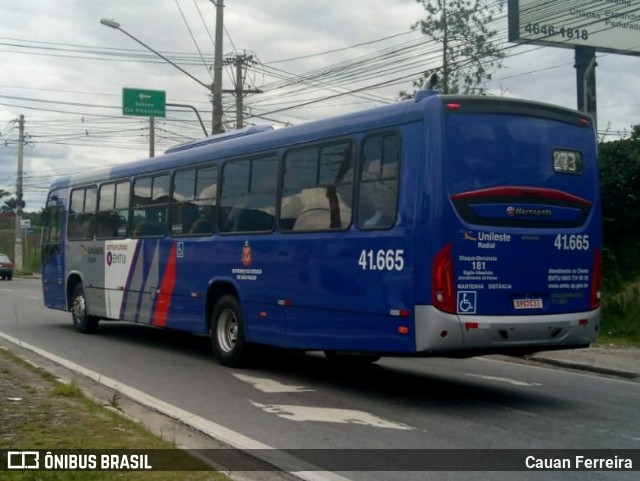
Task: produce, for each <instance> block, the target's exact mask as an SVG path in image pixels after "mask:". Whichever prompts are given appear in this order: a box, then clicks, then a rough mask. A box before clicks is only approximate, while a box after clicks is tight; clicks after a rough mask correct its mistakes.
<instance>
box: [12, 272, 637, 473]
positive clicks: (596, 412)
mask: <svg viewBox="0 0 640 481" xmlns="http://www.w3.org/2000/svg"><path fill="white" fill-rule="evenodd" d="M0 332H2V333H4V334H6V335H8V336H11V337H14V338H17V339H20V340H22V341H23V342H26V343H29V344H31V345H34V346H37V347H38V348H40V349H44V350H46V351H48V352H51V353H54V354H55V355H57V356H60V357H63V358H65V359H68V360H70V361H72V362H74V363H77V364H79V365H81V366H84V367H86V368H88V369H91V370H93V371H96V372H98V373H100V374H101V375H103V376H107V377H109V378H112V379H115V380H117V381H119V382H121V383H124V384H126V385H129V386H132V387H135V388H136V389H139V390H141V391H143V392H145V393H147V394H149V395H151V396H154V397H155V398H157V399H159V400H162V401H164V402H166V403H170V404H172V405H175V406H177V407H179V408H181V409H183V410H186V411H189V412H191V413H193V414H195V415H197V416H200V417H202V418H205V419H207V420H210V421H212V422H215V423H218V424H220V425H222V426H225V427H226V428H229V429H231V430H233V431H235V432H238V433H241V434H242V435H244V436H247V437H249V438H252V439H254V440H257V441H259V442H261V443H265V444H267V445H269V446H272V447H278V448H313V449H345V448H358V449H367V450H368V449H386V450H393V449H413V448H419V449H436V448H447V449H462V450H464V449H467V450H468V449H487V450H490V449H522V450H533V449H636V450H637V449H639V448H640V383H634V382H627V381H624V380H620V379H614V378H607V377H602V376H597V375H590V374H587V373H576V372H569V371H564V370H561V369H553V368H546V367H539V366H533V365H527V364H522V363H512V362H505V361H501V360H496V359H493V358H472V359H466V360H451V359H382V360H381V361H379V362H378V363H377V364H375V365H372V366H366V367H361V368H358V369H347V368H336V367H334V366H332V365H331V364H330V363H328V362H327V361H326V360H325V359H324V357H323V356H320V355H314V354H294V353H281V352H273V351H265V352H264V354H263V358H264V363H261V364H260V366H257V367H254V368H249V369H243V370H232V369H228V368H224V367H221V366H219V365H218V364H216V362H215V361H214V360H213V358H212V355H211V353H210V347H209V340H208V339H206V338H200V337H196V336H190V335H185V334H181V333H176V332H166V331H160V330H155V329H152V328H147V327H144V326H137V325H133V324H126V323H104V322H103V323H101V326H100V330H99V334H97V335H82V334H77V333H76V332H75V331H74V330H73V328H72V323H71V316H70V314H69V313H65V312H61V311H53V310H48V309H46V308H44V307H43V305H42V296H41V288H40V282H39V280H35V279H14V280H13V281H12V282H2V281H0ZM381 453H382V454H379V455H384V456H389V457H392V456H393V451H383V452H381ZM374 454H375V453H374ZM484 454H486V455H487V456H491V451H487V452H486V453H484ZM391 461H392V460H391ZM635 469H638V467H637V466H636V467H635ZM489 474H490V475H489ZM343 475H344V476H345V477H347V478H349V479H353V480H365V479H366V480H377V479H380V480H394V481H395V480H404V479H429V480H432V479H434V480H439V479H455V480H458V479H461V480H462V479H496V480H501V479H504V480H507V479H508V480H519V479H523V480H536V479H545V480H548V479H560V477H561V478H562V479H576V480H578V479H579V480H583V479H611V480H613V479H615V480H624V479H636V477H637V473H636V474H634V473H633V472H620V471H619V472H602V471H589V472H584V471H583V472H563V473H560V472H551V473H550V472H546V473H545V472H534V471H518V472H493V473H484V474H480V473H474V472H455V473H448V472H430V473H416V472H402V471H396V472H393V473H392V472H357V471H353V472H348V473H343Z"/></svg>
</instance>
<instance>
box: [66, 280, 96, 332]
mask: <svg viewBox="0 0 640 481" xmlns="http://www.w3.org/2000/svg"><path fill="white" fill-rule="evenodd" d="M71 318H72V319H73V327H74V328H75V330H76V331H78V332H81V333H82V334H93V333H94V332H96V331H97V330H98V320H99V319H98V318H97V317H95V316H91V315H89V313H88V312H87V299H86V297H85V295H84V289H83V288H82V284H78V285H77V286H76V287H75V288H74V289H73V302H72V303H71Z"/></svg>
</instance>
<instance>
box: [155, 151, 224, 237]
mask: <svg viewBox="0 0 640 481" xmlns="http://www.w3.org/2000/svg"><path fill="white" fill-rule="evenodd" d="M221 164H222V162H220V161H215V160H210V161H208V162H206V163H196V164H192V165H188V166H184V167H179V168H176V169H175V170H173V172H172V173H171V179H170V182H171V183H170V191H171V193H170V195H169V213H168V216H167V219H168V224H169V229H168V231H167V235H168V236H170V237H211V236H212V235H214V234H216V233H217V225H218V215H219V214H218V203H219V198H220V178H221V171H222V168H221ZM211 168H213V169H215V173H216V182H215V186H216V195H215V197H207V198H203V200H213V201H214V202H215V203H214V204H213V206H212V207H213V209H212V216H213V218H212V219H210V222H211V230H210V231H209V232H183V233H174V232H173V227H172V226H173V223H174V219H173V218H174V210H173V207H174V206H175V205H180V204H184V203H185V202H183V201H182V202H175V201H174V193H175V186H176V182H175V179H176V175H178V174H179V173H180V172H186V171H190V170H191V171H194V172H195V173H196V176H195V179H194V184H193V188H194V192H193V196H194V197H193V199H191V201H193V202H194V203H195V202H197V201H198V198H197V197H196V196H197V192H196V191H195V190H196V189H197V186H198V174H197V173H198V171H200V170H204V169H211ZM195 205H197V204H195ZM201 219H202V218H197V219H195V220H194V222H193V224H195V222H196V221H198V220H201ZM192 229H193V225H192V226H191V229H190V230H192Z"/></svg>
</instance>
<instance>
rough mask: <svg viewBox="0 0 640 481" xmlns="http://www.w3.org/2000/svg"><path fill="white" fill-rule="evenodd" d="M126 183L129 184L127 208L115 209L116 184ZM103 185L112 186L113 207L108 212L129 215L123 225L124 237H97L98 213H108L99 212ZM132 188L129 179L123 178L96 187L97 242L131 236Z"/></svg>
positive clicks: (96, 235)
mask: <svg viewBox="0 0 640 481" xmlns="http://www.w3.org/2000/svg"><path fill="white" fill-rule="evenodd" d="M125 182H127V183H128V184H129V201H128V203H127V207H126V208H124V209H118V208H117V207H116V205H117V199H118V189H117V188H115V186H117V185H118V184H123V183H125ZM105 185H113V186H114V196H113V206H112V209H110V211H112V212H119V211H120V210H126V211H127V214H128V215H129V217H128V218H127V219H126V223H125V233H124V235H120V236H99V235H98V223H99V215H100V213H101V212H102V213H104V212H108V211H106V210H104V211H103V210H100V201H101V200H102V195H101V194H102V188H103V187H104V186H105ZM132 187H133V182H132V181H131V177H123V178H120V179H113V180H112V179H109V180H105V181H103V182H100V183H99V185H98V196H97V201H96V232H95V238H96V239H97V240H108V239H127V238H129V237H130V235H131V217H130V216H131V199H132V195H131V194H132V191H131V189H132Z"/></svg>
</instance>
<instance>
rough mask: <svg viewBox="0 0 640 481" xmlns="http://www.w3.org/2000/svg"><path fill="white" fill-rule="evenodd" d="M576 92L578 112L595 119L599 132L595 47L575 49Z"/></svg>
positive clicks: (578, 47) (577, 47)
mask: <svg viewBox="0 0 640 481" xmlns="http://www.w3.org/2000/svg"><path fill="white" fill-rule="evenodd" d="M574 58H575V62H576V63H575V64H574V67H575V69H576V87H577V88H576V91H577V93H578V110H580V111H581V112H586V113H588V114H589V115H591V116H592V117H593V123H594V124H595V125H594V127H595V128H596V131H597V126H598V123H597V120H598V117H597V115H598V108H597V99H596V65H597V64H596V49H595V48H593V47H584V46H576V47H575V57H574Z"/></svg>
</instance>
